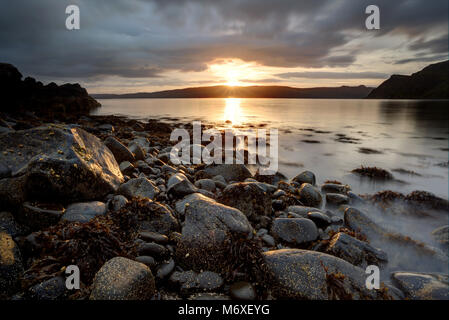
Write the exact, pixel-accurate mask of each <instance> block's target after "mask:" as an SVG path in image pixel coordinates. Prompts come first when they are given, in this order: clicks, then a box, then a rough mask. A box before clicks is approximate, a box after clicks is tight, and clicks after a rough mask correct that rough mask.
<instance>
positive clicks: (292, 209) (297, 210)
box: [285, 206, 324, 218]
mask: <svg viewBox="0 0 449 320" xmlns="http://www.w3.org/2000/svg"><path fill="white" fill-rule="evenodd" d="M285 211H286V212H288V213H294V214H297V215H299V216H300V217H302V218H309V216H308V214H309V212H320V213H324V212H323V211H321V210H320V209H317V208H313V207H304V206H289V207H287V209H286V210H285Z"/></svg>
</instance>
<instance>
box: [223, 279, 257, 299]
mask: <svg viewBox="0 0 449 320" xmlns="http://www.w3.org/2000/svg"><path fill="white" fill-rule="evenodd" d="M229 294H230V296H231V298H232V299H234V300H246V301H250V300H256V298H257V294H256V290H255V289H254V287H253V286H252V285H251V283H249V282H245V281H239V282H236V283H233V284H232V285H231V287H230V288H229Z"/></svg>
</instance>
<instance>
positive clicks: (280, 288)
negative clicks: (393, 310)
mask: <svg viewBox="0 0 449 320" xmlns="http://www.w3.org/2000/svg"><path fill="white" fill-rule="evenodd" d="M263 255H264V257H265V261H266V265H267V267H268V268H269V270H270V271H271V272H272V273H273V276H274V283H273V287H272V291H273V294H274V296H275V297H278V298H281V299H306V300H328V299H348V297H350V298H352V299H363V298H370V299H373V298H375V294H376V293H375V290H368V289H367V288H366V286H365V280H366V275H365V270H363V269H361V268H358V267H356V266H353V265H352V264H350V263H349V262H346V261H344V260H342V259H339V258H336V257H333V256H330V255H328V254H324V253H321V252H316V251H307V250H299V249H282V250H274V251H268V252H264V253H263ZM340 274H341V275H343V276H344V277H343V278H341V279H340V282H341V286H342V287H341V288H340V290H332V288H330V287H329V284H328V279H329V276H331V277H332V276H334V277H337V276H338V275H340ZM342 290H343V291H344V292H342Z"/></svg>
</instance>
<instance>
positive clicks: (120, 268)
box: [90, 257, 155, 300]
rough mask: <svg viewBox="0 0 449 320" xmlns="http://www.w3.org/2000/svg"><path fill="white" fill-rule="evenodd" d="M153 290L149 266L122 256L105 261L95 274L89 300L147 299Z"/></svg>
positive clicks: (152, 279)
mask: <svg viewBox="0 0 449 320" xmlns="http://www.w3.org/2000/svg"><path fill="white" fill-rule="evenodd" d="M154 292H155V285H154V278H153V274H152V273H151V270H150V268H148V267H147V266H146V265H144V264H143V263H140V262H137V261H133V260H130V259H127V258H123V257H115V258H112V259H111V260H109V261H107V262H106V263H105V264H104V265H103V266H102V267H101V269H100V270H99V271H98V272H97V274H96V275H95V279H94V281H93V284H92V292H91V294H90V299H91V300H149V299H150V298H151V297H152V296H153V294H154Z"/></svg>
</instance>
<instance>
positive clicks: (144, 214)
mask: <svg viewBox="0 0 449 320" xmlns="http://www.w3.org/2000/svg"><path fill="white" fill-rule="evenodd" d="M141 206H142V210H141V213H140V216H139V228H140V230H141V231H150V232H156V233H160V234H162V235H169V234H170V233H171V232H174V231H178V230H179V223H178V220H177V219H176V218H175V217H174V215H173V211H172V210H171V208H170V207H169V206H168V205H165V204H162V203H158V202H154V201H151V200H149V199H143V200H141Z"/></svg>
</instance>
